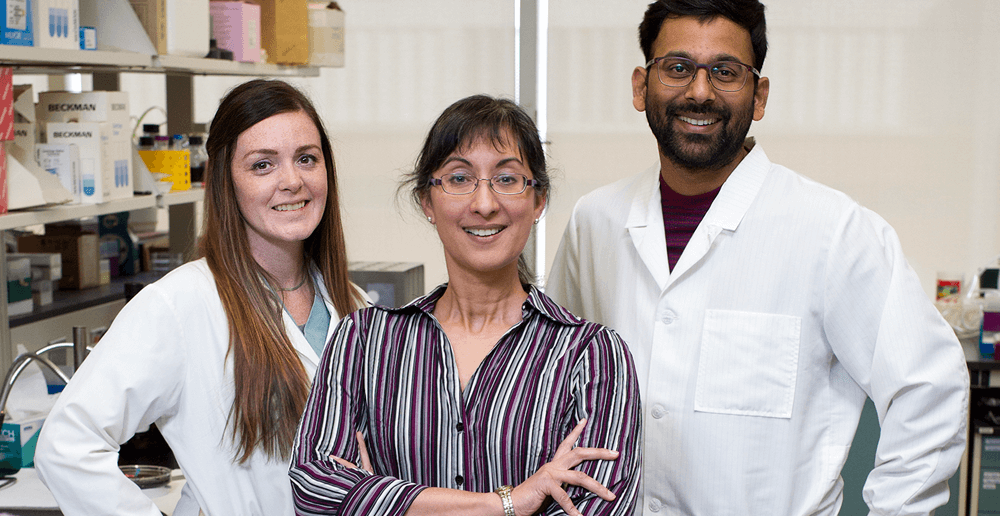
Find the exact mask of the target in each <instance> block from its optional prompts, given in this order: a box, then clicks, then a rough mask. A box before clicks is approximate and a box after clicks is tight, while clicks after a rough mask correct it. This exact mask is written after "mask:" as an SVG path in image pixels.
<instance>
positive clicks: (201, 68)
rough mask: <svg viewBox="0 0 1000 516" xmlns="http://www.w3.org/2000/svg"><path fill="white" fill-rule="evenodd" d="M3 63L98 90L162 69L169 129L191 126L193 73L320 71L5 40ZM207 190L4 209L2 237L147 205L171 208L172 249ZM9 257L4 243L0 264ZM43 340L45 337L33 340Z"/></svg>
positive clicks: (9, 357) (2, 330)
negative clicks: (83, 76)
mask: <svg viewBox="0 0 1000 516" xmlns="http://www.w3.org/2000/svg"><path fill="white" fill-rule="evenodd" d="M0 66H3V67H11V68H13V69H14V72H15V73H18V74H45V75H63V74H67V73H91V74H93V84H94V89H95V90H117V89H119V74H121V73H123V72H124V73H158V74H162V75H163V76H164V81H165V84H166V92H167V105H166V109H167V131H168V132H169V133H171V134H174V133H188V132H191V125H192V115H193V113H192V111H193V102H192V98H193V90H194V76H196V75H236V76H247V77H281V76H297V77H316V76H318V75H319V69H318V68H316V67H310V66H284V65H274V64H268V63H238V62H233V61H224V60H219V59H203V58H192V57H178V56H156V55H145V54H138V53H134V52H109V51H92V50H56V49H46V48H35V47H20V46H8V45H0ZM203 196H204V192H203V191H202V190H200V189H192V190H190V191H185V192H169V193H166V194H162V195H143V196H136V197H132V198H129V199H120V200H116V201H111V202H108V203H103V204H95V205H66V206H52V207H44V208H39V209H30V210H24V211H18V212H13V213H7V214H4V215H0V237H2V236H3V235H4V232H6V231H9V230H12V229H16V228H20V227H24V226H32V225H37V224H47V223H53V222H60V221H64V220H72V219H78V218H84V217H93V216H98V215H104V214H108V213H117V212H122V211H132V210H139V209H143V208H152V207H160V208H168V209H169V215H170V217H169V224H170V249H171V251H172V252H187V251H188V250H190V249H192V248H193V246H194V242H195V237H196V233H197V230H196V228H195V227H194V221H195V204H196V203H197V202H200V201H201V200H202V199H203ZM5 262H6V252H5V249H4V246H2V245H0V264H2V263H5ZM6 276H7V269H6V266H4V267H3V268H2V269H0V371H6V370H7V368H8V367H10V364H11V363H12V362H13V359H14V358H15V357H14V352H15V349H14V345H13V343H12V342H11V337H10V320H9V317H8V313H7V277H6ZM32 344H40V345H43V344H45V343H32Z"/></svg>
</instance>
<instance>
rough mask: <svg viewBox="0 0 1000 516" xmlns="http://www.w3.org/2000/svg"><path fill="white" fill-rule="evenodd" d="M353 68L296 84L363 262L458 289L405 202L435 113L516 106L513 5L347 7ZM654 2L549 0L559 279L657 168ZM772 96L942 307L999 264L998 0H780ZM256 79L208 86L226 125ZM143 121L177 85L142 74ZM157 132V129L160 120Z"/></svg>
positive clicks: (771, 122) (549, 231)
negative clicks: (403, 178) (579, 225)
mask: <svg viewBox="0 0 1000 516" xmlns="http://www.w3.org/2000/svg"><path fill="white" fill-rule="evenodd" d="M339 3H340V5H341V6H342V7H343V9H344V10H345V12H346V13H347V27H348V28H347V38H346V44H347V62H346V66H345V67H344V68H338V69H323V70H322V72H321V74H320V76H319V77H317V78H309V79H294V80H292V81H291V82H293V83H295V84H297V85H299V86H301V87H302V88H303V89H305V90H306V91H307V92H308V93H309V94H310V95H311V96H312V98H313V99H314V100H315V102H316V103H317V105H318V107H319V109H320V113H321V115H322V116H323V118H324V120H325V121H326V124H327V129H328V130H329V132H330V134H331V136H332V138H333V140H334V152H335V154H336V160H337V167H338V172H339V177H340V186H341V190H342V199H343V209H344V213H345V217H344V220H345V223H346V232H347V245H348V254H349V256H350V258H351V259H352V260H378V261H416V262H422V263H424V266H425V278H426V279H425V282H426V286H427V287H428V288H430V287H432V286H433V285H436V284H437V283H440V282H442V281H445V280H446V272H445V269H444V259H443V255H442V252H441V248H440V244H439V243H438V239H437V237H436V235H435V233H434V231H433V228H432V227H431V226H430V225H429V224H428V223H427V222H426V220H425V219H424V218H423V217H422V215H421V214H420V213H419V212H418V211H417V210H416V209H415V208H413V207H412V206H411V205H410V204H409V201H408V199H407V198H406V197H405V196H397V192H396V188H397V182H398V180H399V178H400V175H401V174H402V173H403V172H405V171H406V170H409V168H410V167H411V166H412V163H413V160H414V158H415V157H416V155H417V152H418V151H419V148H420V145H421V142H422V139H423V136H424V135H425V133H426V131H427V129H428V128H429V127H430V124H431V123H432V122H433V120H434V118H435V117H436V116H437V115H438V114H439V113H440V112H441V110H443V109H444V108H445V107H446V106H447V105H448V104H450V103H451V102H453V101H455V100H457V99H459V98H461V97H463V96H466V95H469V94H473V93H480V92H484V93H489V94H493V95H503V96H507V97H513V96H514V94H515V84H516V75H515V74H516V71H515V53H514V43H515V40H516V33H515V26H514V25H515V24H514V22H515V6H514V2H513V1H510V2H499V1H494V0H476V1H466V0H461V1H460V0H426V1H423V2H409V1H405V0H341V1H340V2H339ZM646 3H647V2H646V1H645V0H616V1H615V2H607V1H605V0H573V1H571V0H549V2H548V22H549V30H548V56H547V61H548V73H547V75H546V77H545V81H546V83H545V88H544V91H545V92H546V96H545V99H544V102H545V104H544V105H545V106H547V110H546V115H545V127H546V128H547V134H546V139H547V141H548V142H549V155H550V164H551V165H552V167H553V168H554V169H555V172H556V174H555V189H554V191H553V195H552V198H551V202H550V204H549V210H548V212H547V215H546V220H545V223H544V226H541V227H542V228H543V230H542V233H543V234H542V237H543V238H542V239H541V240H542V245H544V248H545V259H544V263H545V267H546V269H547V268H548V266H549V264H550V263H551V260H552V258H553V257H554V255H555V252H556V248H557V246H558V243H559V239H560V237H561V234H562V230H563V228H564V227H565V224H566V221H567V220H568V217H569V213H570V210H571V209H572V206H573V204H574V203H575V202H576V200H577V199H578V198H579V196H580V195H582V194H584V193H586V192H588V191H590V190H592V189H594V188H596V187H598V186H600V185H603V184H607V183H609V182H612V181H615V180H617V179H619V178H622V177H626V176H629V175H632V174H635V173H638V172H640V171H642V170H644V169H645V168H647V167H648V166H650V165H652V164H653V163H654V162H655V161H656V159H657V152H656V145H655V141H654V140H653V138H652V136H651V135H650V134H649V130H648V127H647V126H646V122H645V117H644V115H643V114H642V113H638V112H636V111H635V110H634V109H633V108H632V103H631V91H630V83H629V80H630V76H631V72H632V69H633V68H634V67H635V66H637V65H641V64H642V62H643V58H642V55H641V52H640V51H639V49H638V44H637V42H636V27H637V25H638V23H639V21H640V20H641V17H642V13H643V11H644V9H645V5H646ZM765 5H767V9H768V22H769V42H770V50H769V53H768V56H767V60H766V62H765V65H764V68H763V70H762V73H763V75H765V76H768V77H769V78H770V84H771V90H770V97H769V100H768V103H767V110H766V114H765V117H764V119H763V120H762V121H761V122H759V123H755V124H754V125H753V126H752V128H751V135H753V136H755V137H756V138H757V141H758V143H759V144H760V145H762V146H763V148H764V149H765V151H766V152H767V154H768V156H769V157H770V158H771V160H772V161H774V162H777V163H780V164H783V165H786V166H788V167H790V168H792V169H794V170H796V171H798V172H800V173H802V174H803V175H805V176H807V177H810V178H812V179H814V180H816V181H819V182H821V183H824V184H827V185H830V186H832V187H834V188H837V189H840V190H842V191H844V192H846V193H847V194H849V195H850V196H852V197H853V198H855V199H856V200H857V201H858V202H860V203H861V204H862V205H864V206H866V207H868V208H870V209H872V210H873V211H875V212H876V213H878V214H880V215H881V216H882V217H884V218H885V219H886V220H888V222H889V223H890V224H892V225H893V226H894V227H895V228H896V230H897V232H898V234H899V238H900V240H901V242H902V245H903V249H904V250H905V252H906V254H907V256H908V258H909V260H910V263H911V265H912V266H913V268H914V269H915V270H916V272H917V273H918V275H919V276H920V279H921V281H922V283H923V285H924V287H925V290H926V291H927V292H928V294H930V293H931V292H932V291H933V285H934V281H935V277H936V273H937V272H938V271H948V272H952V271H954V272H963V273H966V274H967V275H968V274H971V273H972V272H973V271H975V270H976V268H977V267H980V266H982V265H984V264H986V263H987V262H989V261H991V260H992V259H993V258H995V257H996V255H997V254H1000V241H998V239H1000V235H998V229H1000V228H998V222H1000V209H998V207H997V206H998V202H1000V116H998V115H1000V100H998V99H997V94H996V93H995V92H997V91H1000V68H998V66H997V65H996V55H997V54H998V51H1000V34H998V31H996V30H995V27H996V25H997V23H998V22H1000V4H998V3H997V2H994V1H993V0H880V1H879V2H862V1H859V0H845V1H840V2H829V1H827V0H770V1H765ZM242 80H243V79H239V78H224V77H223V78H216V77H213V78H202V77H199V78H196V82H195V103H196V112H195V118H196V121H197V122H206V123H207V122H208V121H209V120H210V119H211V116H212V114H213V113H214V110H215V106H216V105H217V104H218V100H219V98H220V97H221V96H222V95H223V94H224V93H225V91H226V90H227V89H228V88H230V87H232V86H233V85H235V84H237V83H239V82H241V81H242ZM122 83H123V84H122V89H125V90H127V91H129V92H130V95H131V102H132V110H133V112H136V114H138V113H139V112H141V111H142V110H144V109H145V108H146V107H148V106H149V105H156V104H157V103H159V105H161V106H162V105H163V103H164V102H165V100H164V98H163V91H162V78H159V77H154V76H144V75H137V74H126V75H125V76H124V77H123V79H122ZM148 116H149V117H150V120H152V119H153V118H155V117H156V116H162V115H158V114H157V113H155V112H154V113H151V114H150V115H148Z"/></svg>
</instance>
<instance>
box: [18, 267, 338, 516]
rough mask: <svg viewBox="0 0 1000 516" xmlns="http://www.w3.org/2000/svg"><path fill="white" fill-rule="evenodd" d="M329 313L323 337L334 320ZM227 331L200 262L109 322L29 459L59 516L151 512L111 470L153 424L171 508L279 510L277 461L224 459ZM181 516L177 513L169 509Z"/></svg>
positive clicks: (282, 475) (304, 352)
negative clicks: (176, 493)
mask: <svg viewBox="0 0 1000 516" xmlns="http://www.w3.org/2000/svg"><path fill="white" fill-rule="evenodd" d="M312 273H313V278H314V279H315V280H316V281H315V282H314V284H316V285H318V288H319V289H320V291H321V294H322V296H323V298H324V300H325V301H326V305H327V309H328V310H329V311H330V316H331V324H330V328H329V330H328V333H327V339H329V336H330V334H331V333H332V332H333V329H334V328H335V327H336V323H337V320H338V319H339V317H338V315H337V312H336V310H335V309H334V308H333V306H332V305H331V304H330V302H329V295H328V294H327V292H326V289H325V288H324V287H323V282H322V279H321V276H320V275H319V273H318V271H317V270H316V269H315V268H313V270H312ZM284 323H285V331H286V333H287V335H288V336H289V338H290V339H291V342H292V344H293V345H294V346H295V350H296V351H297V352H298V355H299V358H300V359H301V360H302V364H303V365H304V366H305V369H306V373H307V374H308V375H309V378H310V380H311V379H312V377H313V375H314V374H315V372H316V366H317V364H318V362H319V357H317V356H316V352H315V351H313V349H312V347H311V346H310V345H309V343H308V342H307V341H306V339H305V337H304V336H303V335H302V332H301V331H300V330H299V329H298V327H297V326H296V325H295V322H294V320H293V319H292V318H291V317H290V316H289V315H288V313H287V312H285V313H284ZM228 349H229V327H228V323H227V320H226V315H225V312H224V310H223V308H222V302H221V301H220V299H219V296H218V292H217V290H216V287H215V280H214V279H213V276H212V273H211V271H210V270H209V268H208V264H207V263H206V262H205V260H204V259H202V260H198V261H194V262H191V263H188V264H185V265H183V266H181V267H179V268H177V269H175V270H174V271H172V272H171V273H169V274H167V275H166V276H165V277H164V278H162V279H161V280H159V281H157V282H156V283H153V284H151V285H148V286H147V287H145V288H144V289H143V290H142V291H141V292H139V294H138V295H136V296H135V298H134V299H132V301H130V302H129V303H128V304H127V305H126V306H125V307H124V308H123V309H122V311H121V312H120V313H119V314H118V316H117V317H116V318H115V320H114V323H113V324H112V325H111V327H110V328H109V329H108V332H107V333H106V334H105V335H104V337H103V338H102V339H101V341H100V343H99V344H98V345H97V346H95V348H94V351H93V352H92V353H91V354H90V356H89V357H87V359H86V360H85V361H84V362H83V364H82V366H81V367H80V370H79V371H77V372H76V374H74V376H73V378H72V380H71V381H70V383H69V385H68V386H67V387H66V390H65V391H63V393H62V394H61V395H60V398H59V401H58V402H57V404H56V405H55V407H54V408H53V410H52V413H51V414H50V415H49V417H48V419H47V420H46V421H45V424H44V425H43V428H42V434H41V436H40V438H39V443H38V449H37V450H36V452H35V463H36V467H37V468H38V473H39V476H40V477H41V478H42V480H43V481H44V482H45V485H46V486H47V487H48V488H49V490H50V491H51V492H52V494H53V496H54V497H55V499H56V501H57V502H58V503H59V506H60V508H61V509H62V512H63V513H64V514H67V515H75V514H80V515H95V514H115V515H140V514H141V515H149V516H159V515H160V511H159V510H158V509H157V508H156V507H155V505H154V504H153V503H152V502H151V501H150V499H149V498H148V497H146V496H145V495H144V494H143V493H142V492H141V491H140V490H139V488H138V487H136V486H135V484H133V483H132V482H131V481H130V480H128V479H127V478H126V477H125V476H124V475H122V474H121V472H120V471H119V470H118V465H117V461H118V449H119V443H124V442H125V441H127V440H128V439H129V438H130V437H131V436H132V435H133V434H134V433H135V432H136V431H141V430H144V429H145V428H147V427H148V426H149V425H150V424H151V423H156V426H157V427H158V428H159V430H160V432H161V433H162V434H163V437H164V439H165V440H166V441H167V443H168V444H169V445H170V447H171V449H172V450H173V452H174V456H175V457H176V459H177V462H178V464H179V465H180V467H181V469H182V470H183V471H184V475H185V477H186V479H187V481H186V484H185V489H184V491H185V492H184V499H182V503H181V504H178V507H179V509H178V511H182V509H180V508H181V507H184V508H186V509H187V510H193V514H197V513H198V508H197V507H192V504H191V502H192V500H191V498H192V497H193V499H194V500H193V501H196V502H197V505H198V506H200V508H201V510H202V511H203V512H204V513H205V514H206V515H210V516H216V515H227V514H234V515H235V514H239V515H267V516H271V515H282V514H287V515H290V514H292V512H293V505H292V492H291V486H290V483H289V480H288V464H287V462H286V461H283V460H268V458H267V457H266V455H264V454H263V453H262V452H260V451H257V452H255V453H254V454H253V455H252V456H251V458H250V459H249V460H248V461H247V462H246V463H245V464H243V465H240V464H237V463H235V462H234V455H235V453H234V449H235V448H234V447H233V443H232V439H231V429H228V428H227V427H226V420H227V417H228V416H229V411H230V408H231V407H232V405H233V396H234V394H233V393H234V391H233V378H232V361H231V360H227V359H226V353H227V350H228ZM175 514H180V512H175Z"/></svg>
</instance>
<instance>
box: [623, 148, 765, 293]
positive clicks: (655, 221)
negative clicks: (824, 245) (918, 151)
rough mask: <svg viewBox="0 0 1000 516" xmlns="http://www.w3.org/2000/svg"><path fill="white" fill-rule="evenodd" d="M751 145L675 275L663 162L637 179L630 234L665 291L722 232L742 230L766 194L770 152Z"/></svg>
mask: <svg viewBox="0 0 1000 516" xmlns="http://www.w3.org/2000/svg"><path fill="white" fill-rule="evenodd" d="M746 145H747V146H748V147H750V152H749V153H748V154H747V155H746V156H745V157H744V158H743V160H742V161H740V164H739V165H737V166H736V169H735V170H733V173H732V174H730V175H729V177H728V178H727V179H726V182H725V183H724V184H723V185H722V188H721V189H720V190H719V195H718V196H716V198H715V201H713V202H712V206H711V207H710V208H709V210H708V213H706V214H705V217H704V219H702V221H701V224H699V226H698V228H697V229H696V230H695V233H694V234H693V235H692V236H691V240H690V241H689V243H688V248H686V249H685V250H684V255H682V256H681V259H680V261H678V262H677V265H676V266H675V268H674V271H673V274H671V271H670V269H669V267H668V265H667V264H668V259H667V242H666V236H665V235H664V232H663V208H662V206H661V205H660V188H659V181H660V164H659V163H658V162H657V163H656V164H654V165H653V166H651V167H650V168H648V169H647V170H646V171H645V172H643V173H642V175H641V176H639V178H638V180H637V181H636V183H635V185H634V194H633V196H632V206H631V207H630V209H629V213H628V217H627V218H626V222H625V230H626V231H627V232H628V233H629V236H630V237H631V238H632V244H633V245H634V246H635V248H636V251H637V252H638V253H639V255H640V256H641V257H642V260H643V262H644V263H645V264H646V268H647V269H648V270H649V272H650V274H651V275H652V276H653V278H654V279H655V280H656V283H657V284H658V285H659V287H660V289H661V290H665V289H666V288H667V287H668V286H669V284H670V283H671V281H672V279H673V278H676V277H679V276H680V275H681V274H683V272H684V271H685V270H687V269H689V268H690V267H691V266H692V265H693V264H694V263H697V261H698V260H700V259H701V258H702V257H704V255H705V253H707V252H708V249H709V248H710V247H711V243H712V241H714V239H715V237H716V236H718V235H719V233H720V232H721V231H736V229H737V227H739V224H740V222H741V221H742V220H743V216H744V215H746V212H747V210H749V209H750V204H751V203H753V200H754V199H755V198H756V197H757V194H758V192H760V188H761V185H762V184H763V183H764V178H765V177H766V176H767V173H768V171H769V170H770V168H771V162H770V160H768V159H767V155H765V154H764V149H763V148H761V146H760V145H755V142H754V139H753V138H748V139H747V141H746ZM689 249H690V252H689Z"/></svg>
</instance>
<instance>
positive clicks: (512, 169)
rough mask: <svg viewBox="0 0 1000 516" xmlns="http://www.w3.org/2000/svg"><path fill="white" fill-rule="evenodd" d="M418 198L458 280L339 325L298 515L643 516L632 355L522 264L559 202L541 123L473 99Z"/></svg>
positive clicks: (423, 169) (436, 150)
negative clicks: (550, 203)
mask: <svg viewBox="0 0 1000 516" xmlns="http://www.w3.org/2000/svg"><path fill="white" fill-rule="evenodd" d="M404 187H409V189H410V193H411V195H412V197H413V199H414V201H415V202H416V203H417V204H418V205H419V206H420V208H421V209H422V210H423V213H424V214H425V215H426V216H427V220H428V222H430V223H431V224H433V225H434V226H435V227H436V229H437V232H438V236H439V237H440V238H441V243H442V246H443V247H444V255H445V262H446V265H447V270H448V283H446V284H444V285H441V286H439V287H437V288H436V289H434V290H433V291H432V292H431V293H430V294H428V295H426V296H424V297H422V298H419V299H417V300H415V301H413V302H411V303H409V304H408V305H406V306H404V307H401V308H384V307H373V308H368V309H365V310H361V311H359V312H356V313H354V314H352V315H351V316H349V317H347V318H345V319H344V320H343V321H342V322H341V324H340V325H339V326H338V328H337V330H336V331H335V333H334V336H333V340H332V342H331V343H330V345H329V346H328V347H327V351H326V352H325V353H324V356H323V358H322V359H321V365H320V368H319V370H318V371H317V375H316V381H315V383H314V384H313V389H312V392H311V393H310V396H309V401H308V403H307V406H306V411H305V414H304V415H303V419H302V423H301V426H300V427H299V434H298V437H297V439H296V443H295V449H294V450H293V457H292V468H291V471H290V475H291V478H292V492H293V495H294V498H295V508H296V512H297V513H298V514H330V513H336V514H340V515H363V514H379V515H383V514H384V515H402V514H408V515H420V514H435V515H440V514H463V515H464V514H496V515H498V516H499V515H505V516H511V515H515V514H516V515H518V516H524V515H528V514H536V513H543V514H549V513H568V514H581V513H582V514H595V515H598V514H599V515H612V514H621V515H625V514H632V511H633V505H634V504H635V500H636V496H637V487H638V483H639V466H640V460H639V453H640V448H639V442H640V441H639V434H640V409H639V393H638V390H637V382H636V377H635V371H634V367H633V364H632V358H631V356H630V355H629V353H628V352H627V350H626V347H625V344H624V343H623V342H622V341H621V339H620V338H619V337H618V335H617V334H615V333H614V332H613V331H611V330H610V329H608V328H605V327H602V326H600V325H597V324H594V323H590V322H587V321H584V320H582V319H579V318H577V317H575V316H574V315H573V314H571V313H569V312H568V311H566V310H565V309H563V308H561V307H559V306H558V305H556V304H555V303H553V302H552V300H550V299H549V298H548V297H547V296H545V294H543V293H542V292H541V291H539V290H538V289H537V288H536V287H535V286H533V285H532V275H531V273H530V271H529V270H528V268H527V266H526V262H525V260H524V258H523V256H521V253H522V251H523V249H524V246H525V244H526V242H527V240H528V237H529V234H530V233H531V228H532V224H533V223H535V222H537V221H538V218H539V217H541V215H542V211H543V209H544V208H545V203H546V200H547V198H548V193H549V177H548V173H547V171H546V167H545V156H544V152H543V150H542V145H541V142H540V140H539V137H538V131H537V129H536V127H535V124H534V122H533V121H532V120H531V118H530V117H528V116H527V115H526V114H525V113H524V111H522V110H521V109H520V108H519V107H517V105H515V104H514V103H513V102H510V101H508V100H502V99H495V98H491V97H488V96H482V95H477V96H472V97H468V98H465V99H462V100H460V101H458V102H456V103H455V104H453V105H451V106H450V107H448V108H447V109H446V110H445V111H444V113H442V114H441V116H440V117H439V118H438V120H437V122H436V123H435V124H434V126H433V127H432V128H431V131H430V133H429V134H428V136H427V139H426V141H425V143H424V146H423V150H422V151H421V153H420V155H419V157H418V159H417V163H416V170H415V171H414V172H413V173H412V174H410V175H409V177H408V178H407V181H406V182H405V183H404ZM355 464H359V465H360V466H361V467H355ZM331 511H332V512H331Z"/></svg>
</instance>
